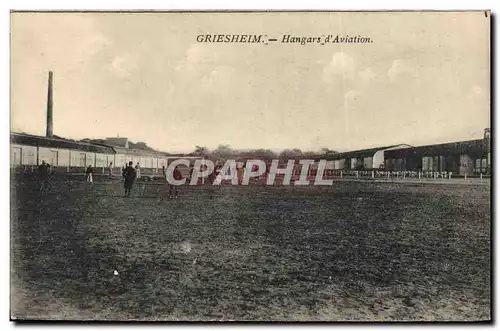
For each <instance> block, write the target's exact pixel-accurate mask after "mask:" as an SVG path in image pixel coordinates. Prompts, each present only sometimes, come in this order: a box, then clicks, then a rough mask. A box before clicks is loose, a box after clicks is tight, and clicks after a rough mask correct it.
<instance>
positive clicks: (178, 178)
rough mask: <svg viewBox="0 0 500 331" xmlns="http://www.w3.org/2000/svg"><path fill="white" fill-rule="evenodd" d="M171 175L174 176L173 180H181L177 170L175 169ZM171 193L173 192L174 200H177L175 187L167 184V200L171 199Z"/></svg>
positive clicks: (180, 174)
mask: <svg viewBox="0 0 500 331" xmlns="http://www.w3.org/2000/svg"><path fill="white" fill-rule="evenodd" d="M173 175H174V179H175V180H182V173H181V171H180V170H179V168H177V167H175V169H174V173H173ZM172 191H174V194H175V198H176V199H177V192H178V188H177V185H174V184H170V183H168V197H169V198H172Z"/></svg>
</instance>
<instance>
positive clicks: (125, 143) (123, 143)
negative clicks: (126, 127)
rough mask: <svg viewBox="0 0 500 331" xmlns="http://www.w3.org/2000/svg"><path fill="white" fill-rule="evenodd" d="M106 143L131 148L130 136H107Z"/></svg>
mask: <svg viewBox="0 0 500 331" xmlns="http://www.w3.org/2000/svg"><path fill="white" fill-rule="evenodd" d="M105 144H106V145H109V146H115V147H121V148H129V146H128V138H106V139H105Z"/></svg>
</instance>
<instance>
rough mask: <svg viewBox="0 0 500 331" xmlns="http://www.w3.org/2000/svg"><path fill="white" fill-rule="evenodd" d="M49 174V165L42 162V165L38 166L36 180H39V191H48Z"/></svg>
mask: <svg viewBox="0 0 500 331" xmlns="http://www.w3.org/2000/svg"><path fill="white" fill-rule="evenodd" d="M49 172H50V165H48V164H47V163H45V161H42V164H40V165H39V166H38V178H39V180H40V191H48V190H49Z"/></svg>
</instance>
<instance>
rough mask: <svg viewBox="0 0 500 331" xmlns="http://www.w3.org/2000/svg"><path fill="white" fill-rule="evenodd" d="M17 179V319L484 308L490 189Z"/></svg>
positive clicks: (329, 317)
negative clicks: (130, 184) (42, 188)
mask: <svg viewBox="0 0 500 331" xmlns="http://www.w3.org/2000/svg"><path fill="white" fill-rule="evenodd" d="M17 184H19V185H13V187H12V189H11V193H12V198H11V199H12V217H11V247H12V252H11V270H12V272H11V276H12V287H11V288H12V302H11V310H12V317H13V318H18V319H60V318H64V319H75V320H86V319H99V320H104V319H139V320H191V321H193V320H194V321H199V320H238V321H244V320H245V321H246V320H251V321H257V320H265V321H284V320H286V321H297V320H302V321H305V320H307V321H350V320H358V321H359V320H362V321H392V320H433V321H436V320H438V321H450V320H452V321H469V320H472V321H477V320H483V321H484V320H489V319H490V295H491V293H490V281H491V280H490V253H491V252H490V226H491V224H490V222H491V216H490V187H489V186H488V185H452V184H449V185H435V184H417V183H415V184H411V183H400V184H396V183H376V182H371V183H370V182H335V183H334V185H333V186H329V187H317V186H309V187H294V186H291V187H279V186H278V187H265V186H262V185H254V186H247V187H241V186H240V187H229V186H227V187H224V188H223V190H222V193H219V192H217V191H216V190H214V189H213V188H212V187H211V186H209V185H205V186H196V187H189V186H186V187H182V188H181V190H180V193H179V198H178V199H163V200H160V199H159V196H158V194H157V193H156V190H157V189H158V188H159V186H153V185H152V186H148V187H147V189H146V192H145V194H144V196H140V195H139V192H138V188H136V189H135V191H134V194H133V195H134V196H132V197H131V198H127V199H125V198H122V197H121V195H122V187H121V184H120V182H119V181H117V180H116V181H107V180H104V179H102V180H101V181H97V182H96V183H94V184H93V185H92V186H88V185H87V184H86V183H85V182H83V180H82V179H81V178H72V179H55V180H53V181H52V185H53V187H52V190H51V191H50V192H44V193H42V192H38V191H37V190H36V189H35V183H33V182H26V183H21V181H19V180H18V181H17ZM163 191H164V190H162V192H160V193H161V194H160V195H162V196H165V197H166V193H165V192H163ZM115 270H116V271H117V272H118V275H115V273H114V271H115Z"/></svg>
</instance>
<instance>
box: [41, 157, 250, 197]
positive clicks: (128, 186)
mask: <svg viewBox="0 0 500 331" xmlns="http://www.w3.org/2000/svg"><path fill="white" fill-rule="evenodd" d="M50 168H51V167H50V165H49V164H48V163H46V162H45V161H42V163H41V164H40V165H39V167H38V174H39V180H40V191H42V190H48V189H49V178H50V173H51V171H50ZM221 169H222V166H220V165H217V166H216V167H215V170H214V172H213V173H212V174H211V175H210V176H209V182H210V183H211V184H214V185H216V186H217V187H218V188H219V190H220V188H221V184H222V174H221ZM238 170H240V169H238ZM192 171H193V169H191V172H190V173H191V175H192ZM93 175H94V167H92V166H91V165H89V166H88V167H87V168H86V169H85V176H86V181H87V183H89V184H92V183H93V182H94V178H93ZM108 175H109V178H110V179H111V178H113V162H110V163H109V166H108ZM122 177H123V186H124V189H125V194H124V196H125V197H129V196H130V194H131V191H132V187H133V185H134V183H135V181H136V180H137V179H139V178H141V169H140V165H139V162H138V163H137V164H136V166H135V167H134V166H133V162H132V161H130V162H129V163H128V164H125V166H124V167H122ZM238 177H239V180H241V177H242V176H241V174H240V171H238ZM163 178H164V180H165V181H166V182H167V185H168V196H169V198H177V197H178V193H179V190H178V185H174V184H171V183H170V182H168V180H167V174H166V170H165V166H163ZM173 178H174V179H175V180H182V178H183V176H182V173H181V171H180V170H179V168H178V167H176V168H175V169H174V171H173Z"/></svg>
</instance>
